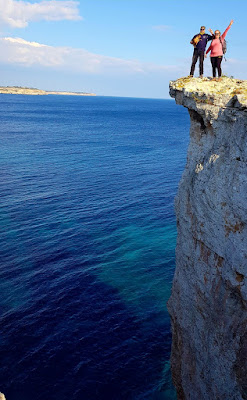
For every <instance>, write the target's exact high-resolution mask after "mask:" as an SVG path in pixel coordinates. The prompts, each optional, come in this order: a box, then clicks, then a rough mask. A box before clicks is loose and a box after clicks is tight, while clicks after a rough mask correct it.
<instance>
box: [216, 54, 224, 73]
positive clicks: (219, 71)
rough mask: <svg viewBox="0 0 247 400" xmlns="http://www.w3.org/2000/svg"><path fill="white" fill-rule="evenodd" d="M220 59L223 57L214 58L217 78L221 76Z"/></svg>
mask: <svg viewBox="0 0 247 400" xmlns="http://www.w3.org/2000/svg"><path fill="white" fill-rule="evenodd" d="M222 59H223V57H217V60H216V67H217V70H218V77H219V78H221V74H222V71H221V61H222Z"/></svg>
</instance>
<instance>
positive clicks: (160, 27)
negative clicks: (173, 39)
mask: <svg viewBox="0 0 247 400" xmlns="http://www.w3.org/2000/svg"><path fill="white" fill-rule="evenodd" d="M152 28H153V29H154V30H155V31H160V32H167V31H169V30H170V29H171V26H170V25H155V26H152Z"/></svg>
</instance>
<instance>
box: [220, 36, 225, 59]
mask: <svg viewBox="0 0 247 400" xmlns="http://www.w3.org/2000/svg"><path fill="white" fill-rule="evenodd" d="M220 43H221V46H222V51H223V55H225V54H226V50H227V44H226V40H225V39H223V41H222V39H221V37H220ZM225 59H226V57H225Z"/></svg>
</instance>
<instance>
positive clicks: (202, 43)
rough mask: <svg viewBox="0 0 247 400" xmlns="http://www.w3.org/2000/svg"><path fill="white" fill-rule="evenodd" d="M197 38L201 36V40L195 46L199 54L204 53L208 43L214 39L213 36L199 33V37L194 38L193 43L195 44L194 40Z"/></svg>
mask: <svg viewBox="0 0 247 400" xmlns="http://www.w3.org/2000/svg"><path fill="white" fill-rule="evenodd" d="M196 36H200V40H199V42H198V43H197V45H196V46H195V48H196V49H197V50H198V52H199V53H201V52H202V53H204V52H205V49H206V46H207V42H208V41H209V40H212V39H213V36H211V35H208V34H207V33H204V34H203V35H201V34H200V33H198V34H197V35H195V36H193V38H192V40H191V43H192V42H193V40H194V39H195V38H196Z"/></svg>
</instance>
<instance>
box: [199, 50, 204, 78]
mask: <svg viewBox="0 0 247 400" xmlns="http://www.w3.org/2000/svg"><path fill="white" fill-rule="evenodd" d="M199 57H200V66H199V72H200V76H201V77H202V76H203V62H204V53H203V52H200V54H199Z"/></svg>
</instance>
